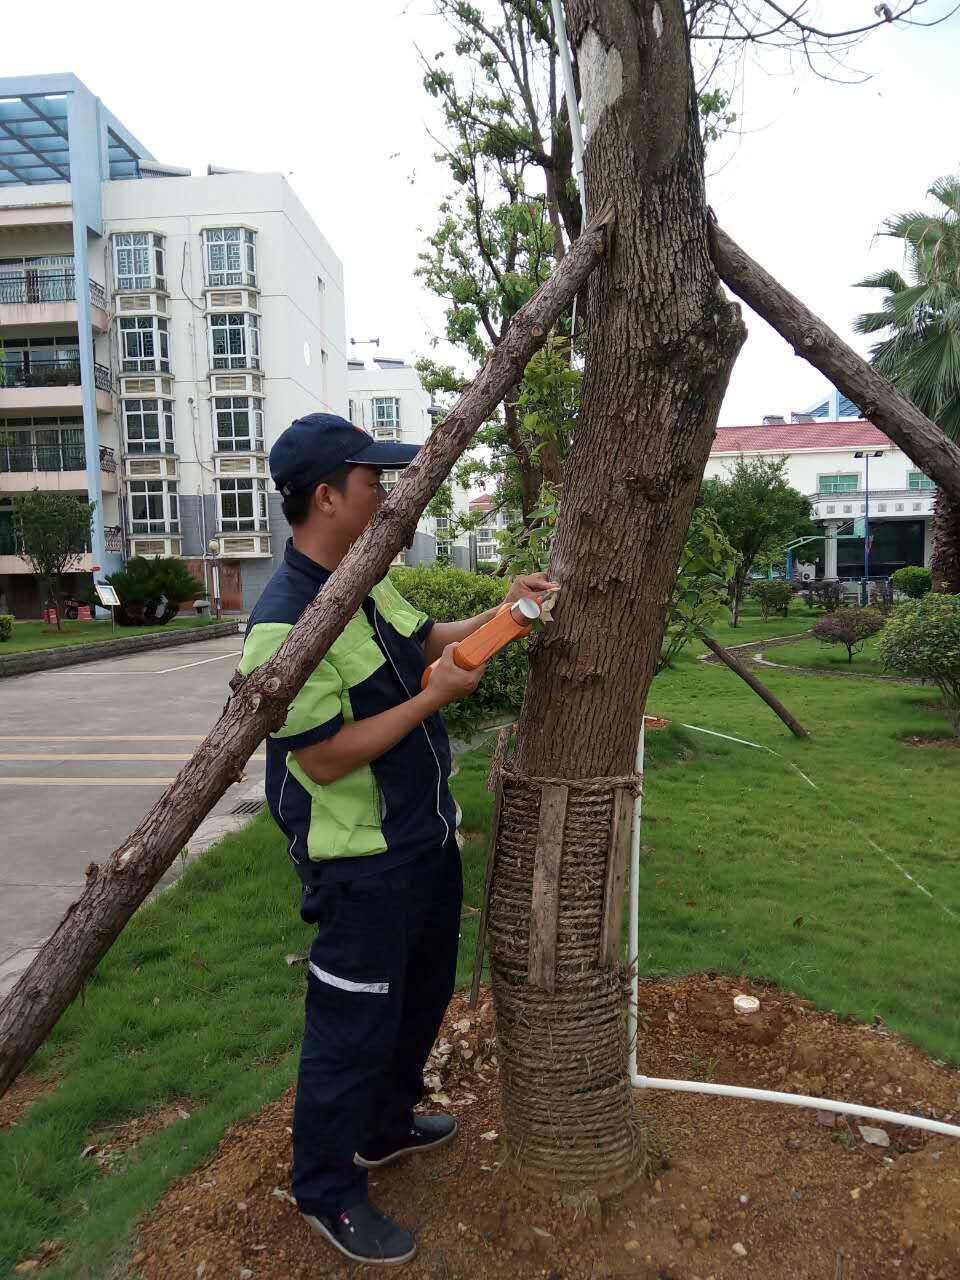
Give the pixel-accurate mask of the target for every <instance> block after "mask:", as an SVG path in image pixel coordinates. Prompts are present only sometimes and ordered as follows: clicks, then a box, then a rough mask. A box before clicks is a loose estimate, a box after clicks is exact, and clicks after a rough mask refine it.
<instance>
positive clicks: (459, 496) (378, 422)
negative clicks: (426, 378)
mask: <svg viewBox="0 0 960 1280" xmlns="http://www.w3.org/2000/svg"><path fill="white" fill-rule="evenodd" d="M347 397H348V399H347V411H348V416H349V418H350V421H351V422H352V423H353V424H354V425H355V426H358V427H363V428H364V430H365V431H369V432H370V434H371V435H372V436H373V437H374V438H375V439H377V440H402V441H403V443H404V444H424V443H425V442H426V439H427V437H428V436H429V434H430V432H431V431H432V430H433V427H434V425H435V424H436V422H437V421H438V420H439V418H440V416H441V410H440V408H439V406H438V405H437V404H435V403H434V401H433V398H432V397H431V395H430V393H429V392H428V391H426V390H424V386H423V383H422V382H421V381H420V375H419V373H418V372H417V370H416V369H415V368H414V367H413V366H412V365H410V364H408V363H407V362H406V361H405V360H402V359H396V358H392V357H387V356H375V357H374V359H373V361H372V363H370V364H368V363H366V362H365V361H364V360H362V359H360V358H359V357H351V358H350V359H349V360H348V361H347ZM398 479H399V472H397V471H385V472H384V473H383V486H384V488H385V489H387V491H388V492H389V490H390V489H392V488H393V486H394V485H395V484H396V482H397V480H398ZM451 498H452V511H451V515H449V516H446V515H443V516H436V517H434V516H428V515H424V516H422V517H421V519H420V522H419V524H418V526H417V533H416V536H415V537H414V541H413V546H412V547H410V548H408V549H407V550H406V551H401V552H400V554H399V555H398V556H397V558H396V560H395V561H394V563H395V564H408V565H414V564H427V563H430V562H432V561H434V560H441V561H444V562H446V563H447V564H454V565H458V566H460V567H462V568H469V540H468V538H467V535H466V534H464V533H458V532H456V529H455V523H456V518H457V516H458V515H464V514H466V511H467V494H466V491H465V490H464V489H463V488H462V487H461V486H460V485H457V484H456V483H454V482H453V481H451Z"/></svg>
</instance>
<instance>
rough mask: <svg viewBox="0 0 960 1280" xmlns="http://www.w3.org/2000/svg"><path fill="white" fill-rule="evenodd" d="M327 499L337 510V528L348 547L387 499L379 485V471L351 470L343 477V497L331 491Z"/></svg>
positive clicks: (356, 468)
mask: <svg viewBox="0 0 960 1280" xmlns="http://www.w3.org/2000/svg"><path fill="white" fill-rule="evenodd" d="M330 496H331V498H332V499H333V501H334V502H335V503H336V504H337V507H338V508H339V509H338V511H337V527H338V529H339V530H342V532H343V534H344V537H345V538H346V539H347V540H348V541H349V542H351V543H353V542H355V541H356V540H357V538H359V537H360V535H361V533H363V531H364V529H365V528H366V527H367V525H368V524H369V523H370V518H371V516H372V515H373V513H374V512H375V511H376V509H377V507H379V505H380V503H381V502H382V501H383V500H384V498H385V497H386V496H387V495H386V494H385V493H384V490H383V486H382V485H381V483H380V468H379V467H363V466H356V467H354V468H353V469H352V470H351V472H350V474H349V475H348V476H347V483H346V484H345V485H344V489H343V493H338V492H337V491H336V490H335V489H331V491H330Z"/></svg>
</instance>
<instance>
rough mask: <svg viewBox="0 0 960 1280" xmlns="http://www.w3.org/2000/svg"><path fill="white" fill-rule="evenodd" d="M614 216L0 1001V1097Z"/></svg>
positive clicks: (384, 556) (442, 472)
mask: <svg viewBox="0 0 960 1280" xmlns="http://www.w3.org/2000/svg"><path fill="white" fill-rule="evenodd" d="M610 223H612V214H611V213H610V212H609V210H607V211H605V212H604V214H603V215H601V217H600V218H599V219H598V225H596V226H593V227H589V228H587V230H586V231H585V232H584V234H583V235H582V236H581V237H580V239H579V240H578V241H577V243H576V244H575V245H573V246H572V247H571V249H570V252H569V253H568V254H567V256H566V257H565V258H564V260H563V262H562V263H561V264H560V266H559V267H558V268H557V270H556V271H555V272H554V274H553V275H552V276H551V277H550V279H549V280H547V281H546V282H545V283H544V284H543V285H542V286H541V288H540V289H539V290H538V291H537V293H536V294H534V296H533V297H532V298H531V299H530V300H529V301H528V302H527V303H525V305H524V306H523V307H522V308H521V309H520V311H518V312H517V315H516V316H515V317H514V320H513V322H512V323H511V325H510V328H509V329H508V330H507V332H506V334H505V335H504V337H503V339H502V341H501V342H500V343H499V345H498V346H497V348H496V350H495V351H494V352H492V353H491V355H490V357H489V358H488V360H487V363H486V364H485V365H484V366H483V368H482V369H481V370H480V372H479V373H478V374H477V376H476V378H475V379H474V381H473V382H472V383H471V384H470V386H469V387H468V388H467V390H466V391H465V392H464V393H463V395H462V396H461V397H460V399H459V401H458V402H457V404H456V405H455V406H454V408H453V409H452V410H451V411H450V413H448V414H447V416H446V417H445V418H444V420H443V422H442V423H441V424H440V426H439V427H438V428H437V430H436V431H435V432H434V433H433V434H432V435H431V437H430V439H429V440H428V441H427V443H426V444H425V445H424V447H423V449H422V451H421V452H420V454H419V456H418V457H417V460H416V462H414V463H413V464H412V465H411V466H409V467H408V468H407V469H406V471H405V472H404V474H403V477H402V478H401V480H400V482H399V484H398V485H397V487H396V488H395V489H394V490H393V492H392V493H391V494H390V496H389V497H388V498H387V500H386V501H385V502H384V504H383V505H382V506H381V507H380V508H379V510H378V511H377V512H376V514H375V515H374V517H373V519H372V520H371V522H370V524H369V525H368V527H367V529H366V530H365V531H364V533H363V534H362V535H361V536H360V537H359V538H358V539H357V541H356V542H355V543H354V544H353V546H352V547H351V548H350V550H349V551H348V552H347V554H346V556H345V557H344V559H343V561H342V562H341V563H340V565H339V566H338V567H337V569H336V571H335V572H334V573H333V574H332V575H331V577H330V578H329V580H328V581H327V582H326V583H325V585H324V587H323V590H322V591H321V592H319V593H318V595H317V596H316V598H315V599H314V600H313V602H312V603H311V604H310V605H309V606H308V607H307V609H306V611H305V612H304V614H303V616H302V617H301V618H300V620H299V622H297V624H296V626H295V627H294V628H293V629H292V631H291V632H290V634H289V635H288V636H287V638H286V640H285V641H284V643H283V645H282V646H281V647H280V649H279V650H278V652H277V653H276V654H275V655H274V657H273V658H271V659H270V661H269V662H266V663H264V664H263V666H261V667H258V668H257V670H256V671H255V672H253V673H252V674H251V675H250V676H248V677H247V678H246V679H245V680H242V679H239V678H237V677H235V678H234V680H233V681H231V686H232V687H233V688H234V689H235V691H236V692H235V696H234V697H233V698H232V699H231V701H230V702H229V703H228V705H227V707H226V708H225V709H224V712H223V714H222V715H221V717H220V719H219V720H218V722H217V723H216V725H214V727H213V729H212V730H211V731H210V733H209V734H208V735H207V737H206V738H205V739H204V741H203V742H202V743H201V744H200V746H199V747H198V748H197V750H196V751H195V752H194V754H193V756H192V757H191V758H190V760H189V761H188V763H187V764H185V765H184V767H183V768H182V769H181V770H180V773H179V774H178V775H177V777H176V779H175V780H174V782H173V783H172V785H171V786H170V787H168V789H167V790H166V791H165V792H164V794H163V795H162V796H161V797H160V799H159V800H158V801H157V803H156V804H155V805H154V806H153V808H152V809H151V810H150V812H149V813H148V814H147V816H146V817H145V818H144V820H143V821H142V822H141V823H140V825H139V827H137V829H136V831H134V832H133V834H132V835H131V836H129V837H128V839H127V840H126V841H125V842H124V843H123V844H122V845H121V846H120V848H119V849H117V850H115V851H114V853H113V854H112V855H111V856H110V859H109V861H108V862H107V863H106V864H105V865H104V866H102V867H99V868H98V867H96V866H95V865H94V864H91V867H90V868H89V870H88V873H87V886H86V888H85V889H84V891H83V893H82V895H81V896H80V897H79V898H78V899H77V901H76V902H74V903H72V904H71V906H70V907H68V909H67V912H66V914H65V916H64V917H63V919H62V920H61V921H60V924H59V925H58V926H57V929H56V931H55V932H54V933H53V935H52V936H51V937H50V938H48V939H47V941H46V942H45V943H44V945H43V947H42V948H41V949H40V951H39V952H38V953H37V955H36V956H35V957H34V959H33V960H32V961H31V963H30V965H29V967H28V968H27V969H26V970H25V971H24V973H23V974H22V976H21V977H20V979H19V980H18V982H17V984H16V986H15V987H14V988H13V989H12V990H11V992H10V993H9V995H8V996H7V998H6V999H5V1000H4V1001H3V1003H2V1004H0V1093H2V1092H3V1090H4V1089H6V1087H7V1086H8V1085H9V1084H10V1082H11V1081H12V1080H13V1079H15V1078H16V1075H17V1073H18V1072H19V1071H20V1069H21V1068H22V1067H23V1065H24V1063H26V1062H27V1061H28V1059H29V1058H30V1056H31V1054H32V1053H33V1052H34V1050H35V1049H36V1048H37V1047H38V1046H39V1045H41V1044H42V1043H43V1041H44V1039H45V1038H46V1036H47V1033H48V1032H49V1031H50V1029H51V1028H52V1027H53V1025H54V1024H55V1023H56V1021H57V1019H58V1018H59V1016H60V1014H61V1013H62V1012H63V1010H64V1009H65V1008H66V1007H67V1005H68V1004H69V1003H70V1002H71V1000H72V999H73V997H74V996H75V995H76V994H77V992H78V991H79V989H80V987H81V985H82V983H83V981H84V979H85V978H86V977H87V975H88V974H90V973H91V972H92V971H93V969H94V968H95V967H96V965H97V964H98V963H99V961H100V960H101V958H102V957H103V956H104V955H105V954H106V952H107V950H108V949H109V947H110V945H111V944H112V943H113V941H114V939H115V938H116V937H117V935H118V934H119V933H120V931H121V930H122V929H123V927H124V925H125V924H126V923H127V921H128V920H129V919H130V917H131V916H132V915H133V913H134V911H135V910H136V909H137V907H138V906H139V905H140V903H141V902H143V900H144V899H145V898H146V896H147V894H148V893H149V892H150V890H151V889H152V888H153V887H154V885H155V884H156V883H157V881H158V880H159V879H160V877H161V876H162V875H163V873H164V872H165V871H166V870H167V868H168V867H169V866H170V864H171V863H172V862H173V860H174V858H175V857H176V856H177V854H178V853H179V852H180V850H181V849H182V848H183V846H184V845H185V844H186V842H187V840H189V838H190V836H191V835H192V834H193V833H194V831H196V829H197V827H198V826H199V825H200V823H201V821H202V820H203V819H204V818H205V817H206V816H207V814H208V813H209V812H210V810H211V809H212V808H213V806H214V805H215V804H216V803H217V801H218V800H219V799H220V797H221V796H222V795H223V794H224V792H225V791H226V790H227V788H228V787H229V786H230V785H231V784H232V783H234V782H238V781H239V780H240V778H241V777H242V773H243V767H244V765H245V764H246V762H247V760H248V759H249V758H250V755H251V753H252V751H253V750H254V748H255V747H256V746H257V745H258V744H259V743H260V742H262V741H263V739H264V737H265V736H266V735H267V734H268V733H271V732H273V731H274V730H276V729H278V728H279V727H280V725H282V724H283V722H284V720H285V718H286V714H287V708H288V707H289V706H290V704H291V702H292V701H293V700H294V698H295V697H296V695H297V694H298V693H299V691H300V689H301V688H302V687H303V685H304V682H305V681H306V679H307V677H308V675H309V674H310V672H311V671H313V669H314V668H315V667H316V665H317V663H318V662H319V661H320V659H321V658H322V657H323V655H324V654H325V653H326V651H327V649H328V648H329V647H330V645H331V644H332V643H333V641H334V640H335V639H336V638H337V636H338V635H339V634H340V632H341V631H342V630H343V628H344V627H345V626H346V624H347V622H348V621H349V620H350V618H351V617H352V616H353V614H354V613H355V612H356V610H357V609H358V608H359V607H360V605H361V603H362V602H363V599H364V597H365V596H366V595H367V593H368V592H369V590H370V588H371V587H372V586H373V585H374V584H375V583H376V582H379V580H380V579H381V578H382V577H383V575H384V574H385V573H386V572H387V570H388V568H389V567H390V562H391V561H392V560H393V557H394V556H395V555H396V554H397V552H398V551H399V550H400V548H401V547H404V546H406V545H407V544H408V543H409V541H410V538H411V536H412V534H413V531H414V529H415V528H416V526H417V521H418V520H419V518H420V515H421V513H422V512H423V510H424V508H425V507H426V505H427V503H428V502H429V501H430V499H431V498H432V497H433V495H434V494H435V493H436V491H437V490H438V489H439V488H440V485H441V484H443V482H444V480H446V478H447V476H448V475H449V474H450V471H451V469H452V468H453V465H454V463H455V462H456V461H457V459H458V458H459V457H460V455H461V454H462V453H463V451H464V449H465V448H466V447H467V445H468V444H469V443H470V441H471V439H472V438H473V435H474V433H475V432H476V431H477V429H478V427H479V426H480V425H481V424H482V423H483V422H484V421H485V420H486V419H487V418H488V417H489V416H490V414H491V413H492V412H493V410H494V409H495V408H496V407H497V405H498V404H499V403H500V401H501V400H502V399H503V397H504V395H505V394H506V392H507V391H508V390H509V388H510V387H511V386H513V385H514V384H515V383H516V382H517V380H518V378H519V377H520V376H521V375H522V373H523V370H524V369H525V368H526V366H527V362H528V360H529V359H530V357H531V356H532V355H533V354H534V352H535V351H537V350H538V348H539V347H541V346H542V345H543V342H544V340H545V338H546V335H547V333H548V331H549V329H550V327H551V325H553V324H554V323H555V321H556V319H557V316H558V315H560V313H561V311H562V310H563V308H564V307H565V306H567V305H568V304H569V302H570V301H571V299H572V297H573V295H574V294H575V293H576V292H578V291H579V290H580V289H581V288H582V287H583V285H584V283H585V282H586V279H587V277H588V276H589V275H590V273H591V271H593V269H594V267H595V266H596V265H597V263H598V262H599V261H600V258H601V256H602V254H603V252H604V246H605V239H606V235H605V230H604V228H606V230H607V231H609V224H610Z"/></svg>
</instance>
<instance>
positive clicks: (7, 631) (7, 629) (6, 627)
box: [0, 613, 13, 644]
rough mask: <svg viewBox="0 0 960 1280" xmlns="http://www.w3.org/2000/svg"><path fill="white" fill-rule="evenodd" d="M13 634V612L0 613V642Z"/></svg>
mask: <svg viewBox="0 0 960 1280" xmlns="http://www.w3.org/2000/svg"><path fill="white" fill-rule="evenodd" d="M12 635H13V614H12V613H0V644H2V643H3V641H4V640H9V639H10V637H11V636H12Z"/></svg>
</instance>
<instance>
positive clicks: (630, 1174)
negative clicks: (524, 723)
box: [488, 766, 644, 1194]
mask: <svg viewBox="0 0 960 1280" xmlns="http://www.w3.org/2000/svg"><path fill="white" fill-rule="evenodd" d="M500 781H501V785H502V787H503V800H502V807H501V816H500V830H499V837H498V840H497V852H496V864H495V868H494V876H493V885H492V900H491V910H490V921H489V926H488V927H489V935H490V947H491V972H492V977H493V985H494V995H495V1004H496V1009H497V1037H498V1040H499V1041H500V1044H501V1048H502V1052H501V1054H500V1062H501V1066H502V1071H503V1088H504V1126H505V1131H506V1137H507V1142H508V1147H509V1149H510V1152H511V1156H512V1159H513V1161H514V1164H515V1166H516V1168H517V1172H518V1174H519V1175H520V1177H521V1179H522V1180H523V1181H525V1182H527V1183H530V1184H541V1185H544V1184H551V1185H553V1186H560V1187H564V1186H568V1187H570V1188H582V1187H583V1186H584V1184H585V1183H592V1184H594V1187H595V1189H596V1190H597V1192H598V1193H600V1194H613V1193H615V1192H617V1191H619V1190H622V1189H623V1188H625V1187H627V1186H629V1185H630V1184H631V1183H632V1182H633V1181H634V1180H635V1179H636V1178H637V1177H638V1176H639V1174H640V1173H641V1172H642V1170H643V1167H644V1143H643V1137H642V1133H641V1128H640V1125H639V1123H638V1122H637V1120H636V1117H635V1113H634V1107H633V1102H632V1090H631V1088H630V1084H629V1078H628V1067H627V1047H626V1037H625V1035H624V1018H625V1010H626V1001H627V998H628V993H629V986H628V975H627V971H626V969H625V968H624V967H623V966H622V965H617V966H615V967H612V968H611V967H607V966H603V967H601V964H600V950H601V927H602V921H603V908H604V902H603V898H604V885H605V879H606V866H607V857H608V851H609V848H610V841H611V827H612V823H613V814H614V796H615V793H616V791H617V790H618V789H621V788H626V789H628V790H630V791H632V792H634V793H636V792H637V791H639V789H640V787H641V784H642V779H641V777H640V776H639V775H637V774H628V775H624V776H617V777H607V778H579V779H578V778H573V779H568V778H539V777H531V776H527V775H524V774H522V773H519V772H517V771H515V770H512V769H510V768H509V767H507V766H504V767H503V768H502V769H501V772H500ZM544 785H557V786H564V787H567V788H569V795H568V799H567V807H566V818H565V822H564V829H563V860H562V863H561V867H560V884H559V912H558V927H557V943H556V990H555V991H554V992H552V993H551V992H547V991H543V990H541V989H540V988H538V987H535V986H532V985H531V984H530V983H529V981H528V956H529V945H530V928H531V896H530V895H531V885H532V883H533V878H534V859H535V853H536V847H537V839H538V828H539V814H540V793H541V788H542V787H543V786H544Z"/></svg>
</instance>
